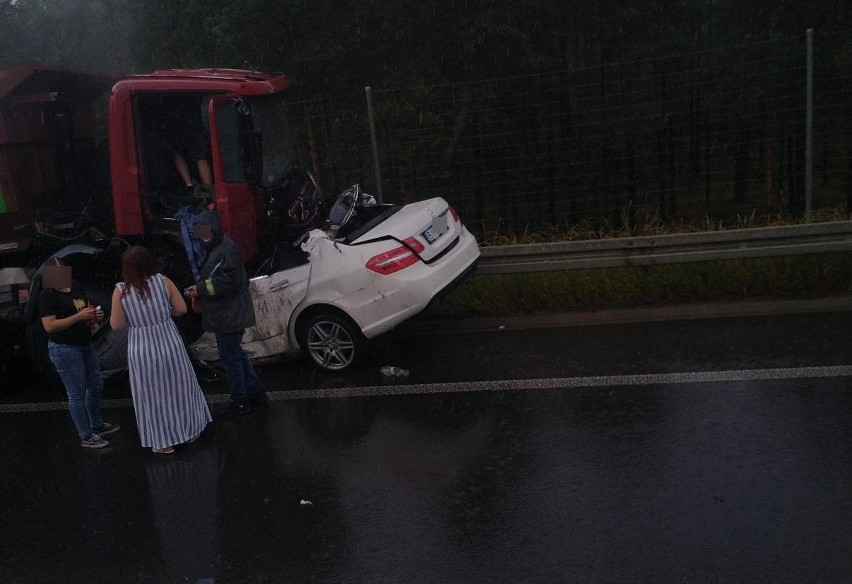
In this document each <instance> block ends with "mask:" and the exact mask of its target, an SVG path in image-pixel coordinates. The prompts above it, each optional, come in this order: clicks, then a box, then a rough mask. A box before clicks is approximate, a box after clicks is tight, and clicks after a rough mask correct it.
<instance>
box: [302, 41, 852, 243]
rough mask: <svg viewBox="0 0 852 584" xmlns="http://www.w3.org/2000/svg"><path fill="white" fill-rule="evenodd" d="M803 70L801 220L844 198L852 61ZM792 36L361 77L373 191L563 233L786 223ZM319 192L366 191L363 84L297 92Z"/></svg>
mask: <svg viewBox="0 0 852 584" xmlns="http://www.w3.org/2000/svg"><path fill="white" fill-rule="evenodd" d="M820 39H821V37H820V36H819V35H816V37H815V42H814V46H815V49H816V50H815V53H814V56H815V58H814V68H813V95H814V107H813V147H812V149H808V150H809V151H812V152H813V159H812V168H813V182H812V201H810V208H811V209H812V211H813V214H814V215H818V214H820V215H824V216H828V217H829V218H832V217H833V218H837V219H840V218H843V219H845V218H846V213H847V211H848V209H849V208H850V203H852V116H850V112H852V107H850V103H852V63H849V62H844V61H843V58H842V57H838V56H837V55H831V56H829V55H823V54H822V53H820ZM807 62H808V60H807V51H806V37H805V35H804V34H803V35H802V36H801V38H799V37H796V38H790V39H782V40H777V41H765V42H754V43H745V44H741V45H737V46H730V47H722V48H710V49H701V50H696V51H694V52H691V53H687V54H679V55H667V56H662V57H659V58H654V59H649V60H640V61H633V62H613V63H604V64H602V65H600V66H596V67H585V68H576V69H566V70H561V71H554V72H550V73H542V74H534V75H517V76H512V77H505V78H499V79H484V80H475V81H470V82H467V83H456V84H448V85H432V84H430V83H429V80H428V79H424V80H423V83H422V84H420V85H418V86H414V87H402V88H396V89H377V88H375V87H374V88H373V89H372V100H371V101H372V105H373V108H374V111H373V114H374V118H375V128H376V136H377V141H376V147H377V151H378V160H377V162H378V166H379V169H380V175H381V181H382V182H381V193H382V194H383V199H384V201H385V202H410V201H413V200H422V199H426V198H429V197H434V196H442V197H444V198H446V199H447V200H449V201H450V202H451V203H452V204H453V205H454V206H455V207H456V209H457V210H458V211H459V212H460V213H461V215H462V217H463V218H464V219H465V222H466V224H467V225H468V227H469V228H471V229H472V230H473V231H475V232H476V233H477V235H478V236H480V237H481V238H484V239H485V240H488V241H494V240H497V241H499V240H500V238H501V237H505V238H509V240H511V239H512V238H518V237H524V236H526V237H527V238H530V237H532V238H533V239H535V238H536V237H538V238H550V239H554V238H556V239H559V238H565V237H570V235H571V233H572V232H575V231H576V230H577V229H578V226H582V227H584V228H586V229H587V231H593V232H598V233H599V234H607V235H617V236H631V235H641V234H647V233H652V232H661V231H665V230H681V231H702V230H714V229H719V228H728V227H751V226H759V225H767V224H776V223H781V222H790V221H797V220H799V219H801V218H802V217H803V215H804V213H805V210H806V203H807V202H806V200H805V193H806V188H805V187H806V185H805V168H806V160H805V153H806V134H805V128H806V108H805V105H806V82H807V74H808V70H807ZM293 105H294V108H293V111H294V112H295V118H296V119H294V120H292V124H291V126H292V127H293V128H294V129H296V128H298V130H297V131H298V133H299V134H300V136H299V137H298V142H299V143H300V144H302V145H303V147H304V151H303V152H302V156H303V158H304V162H305V163H307V164H309V165H310V166H312V167H313V169H314V170H315V171H316V172H317V174H318V175H319V177H320V181H321V183H322V185H323V187H324V188H325V190H326V192H327V194H333V193H334V192H338V191H340V190H342V189H343V188H345V187H346V186H348V185H349V184H351V183H355V182H358V183H361V185H362V186H363V187H364V188H365V190H367V191H368V192H371V193H373V194H375V193H376V192H377V191H378V190H379V189H378V185H377V184H375V183H376V180H375V172H374V162H376V161H374V158H373V154H372V152H373V148H372V144H371V139H370V125H369V112H368V109H367V100H366V99H365V94H364V93H362V92H358V93H349V94H344V95H322V96H319V97H315V98H312V99H302V100H298V101H295V102H294V104H293Z"/></svg>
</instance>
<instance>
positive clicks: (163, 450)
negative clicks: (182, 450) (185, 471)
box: [151, 446, 175, 454]
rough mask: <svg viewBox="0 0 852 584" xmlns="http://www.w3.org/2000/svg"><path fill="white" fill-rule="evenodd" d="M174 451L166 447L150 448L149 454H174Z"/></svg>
mask: <svg viewBox="0 0 852 584" xmlns="http://www.w3.org/2000/svg"><path fill="white" fill-rule="evenodd" d="M174 451H175V449H174V448H172V447H171V446H166V447H165V448H152V449H151V452H153V453H154V454H174Z"/></svg>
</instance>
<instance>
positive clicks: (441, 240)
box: [190, 185, 479, 372]
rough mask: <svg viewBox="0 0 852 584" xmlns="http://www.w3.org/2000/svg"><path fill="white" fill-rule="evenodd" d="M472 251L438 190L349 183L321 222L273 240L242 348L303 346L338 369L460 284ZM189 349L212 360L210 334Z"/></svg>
mask: <svg viewBox="0 0 852 584" xmlns="http://www.w3.org/2000/svg"><path fill="white" fill-rule="evenodd" d="M288 248H289V249H288ZM478 259H479V247H478V245H477V243H476V238H475V237H474V236H473V235H472V234H471V233H470V232H469V231H468V230H467V228H466V227H465V226H464V224H463V223H462V221H461V219H460V218H459V216H458V214H457V213H456V212H455V210H454V209H453V208H452V207H451V206H450V205H449V204H448V203H447V201H445V200H444V199H443V198H440V197H438V198H433V199H429V200H426V201H420V202H416V203H410V204H407V205H380V204H376V202H375V199H374V198H373V197H371V196H370V195H366V194H364V193H362V192H361V191H360V189H359V188H358V186H357V185H355V186H353V187H350V188H349V189H347V190H346V191H344V192H343V193H342V194H341V195H340V196H338V197H337V198H336V202H335V204H334V206H333V207H332V208H331V210H330V212H329V213H328V221H326V225H325V226H324V228H315V229H310V230H309V231H307V232H305V233H304V234H303V235H302V236H301V237H299V238H298V239H297V240H296V241H295V242H293V243H292V244H287V245H286V247H282V248H281V249H279V251H278V253H277V258H276V260H277V263H278V265H280V266H283V269H278V270H274V271H273V270H270V271H269V273H266V274H263V275H260V276H258V277H255V278H252V279H251V280H250V287H251V295H252V299H253V301H254V306H255V313H256V317H257V325H256V326H254V327H252V328H250V329H248V330H247V331H246V334H245V336H244V338H243V347H244V348H245V349H246V351H247V352H248V353H249V354H250V355H251V357H252V358H253V359H254V360H256V361H260V362H263V361H268V360H271V359H277V358H280V357H282V356H284V355H286V354H288V353H293V352H296V351H301V352H302V354H303V355H305V356H306V357H307V358H308V359H309V360H310V361H311V362H312V363H313V364H314V365H316V366H317V367H319V368H320V369H323V370H326V371H333V372H340V371H345V370H347V369H349V368H351V367H352V366H353V365H355V364H356V363H357V362H358V361H360V360H361V358H362V357H363V355H364V353H365V351H366V349H367V342H366V340H367V339H373V338H375V337H377V336H378V335H380V334H382V333H385V332H387V331H389V330H391V329H393V328H394V327H396V326H397V325H399V324H400V323H402V322H403V321H405V320H407V319H409V318H411V317H412V316H414V315H416V314H417V313H419V312H420V311H422V310H423V309H424V308H426V306H427V305H429V303H430V302H432V300H433V299H435V298H437V297H439V296H441V295H443V294H445V293H447V292H449V291H450V290H451V289H453V288H454V287H455V286H457V285H458V284H460V283H462V282H463V281H464V280H466V279H467V278H468V277H469V276H470V275H471V274H472V272H473V270H474V268H475V265H476V262H477V260H478ZM190 350H191V351H192V354H193V356H194V357H195V358H197V359H199V360H201V361H206V362H213V361H216V360H218V352H217V349H216V341H215V338H214V336H213V335H212V334H209V333H205V334H204V335H203V336H201V337H200V338H199V339H198V340H196V341H195V342H194V343H192V344H191V345H190Z"/></svg>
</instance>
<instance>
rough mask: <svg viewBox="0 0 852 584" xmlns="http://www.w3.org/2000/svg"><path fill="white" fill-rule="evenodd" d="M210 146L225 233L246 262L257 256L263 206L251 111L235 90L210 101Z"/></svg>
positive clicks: (216, 193)
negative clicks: (256, 177) (257, 186)
mask: <svg viewBox="0 0 852 584" xmlns="http://www.w3.org/2000/svg"><path fill="white" fill-rule="evenodd" d="M207 107H208V114H209V122H210V149H211V152H212V161H213V176H214V179H213V186H214V193H215V202H216V208H217V210H218V211H219V213H220V216H221V218H222V227H223V229H224V230H225V233H226V234H228V236H229V237H230V238H231V239H233V240H234V242H236V244H237V246H238V247H239V248H240V254H241V256H242V259H243V262H248V261H250V260H251V259H252V258H254V257H255V255H256V254H257V251H258V243H257V235H258V229H259V219H260V214H261V211H262V208H263V204H262V201H261V200H260V195H259V194H257V193H255V192H253V190H252V182H253V180H254V176H253V175H254V173H255V168H254V164H256V163H255V161H254V160H253V153H252V136H253V133H252V127H251V115H250V112H249V110H248V109H247V108H246V107H245V106H244V105H243V103H242V100H241V99H240V97H239V96H238V95H237V94H235V93H227V94H222V95H217V96H214V97H213V98H211V99H210V103H209V104H208V106H207Z"/></svg>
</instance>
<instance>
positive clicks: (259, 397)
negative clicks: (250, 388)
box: [248, 391, 269, 406]
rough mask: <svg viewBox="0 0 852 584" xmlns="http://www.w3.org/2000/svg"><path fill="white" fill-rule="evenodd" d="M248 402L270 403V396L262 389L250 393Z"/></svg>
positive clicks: (254, 404) (255, 404)
mask: <svg viewBox="0 0 852 584" xmlns="http://www.w3.org/2000/svg"><path fill="white" fill-rule="evenodd" d="M248 403H250V404H251V405H253V406H265V405H269V396H268V395H266V392H265V391H260V392H258V393H250V394H248Z"/></svg>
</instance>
